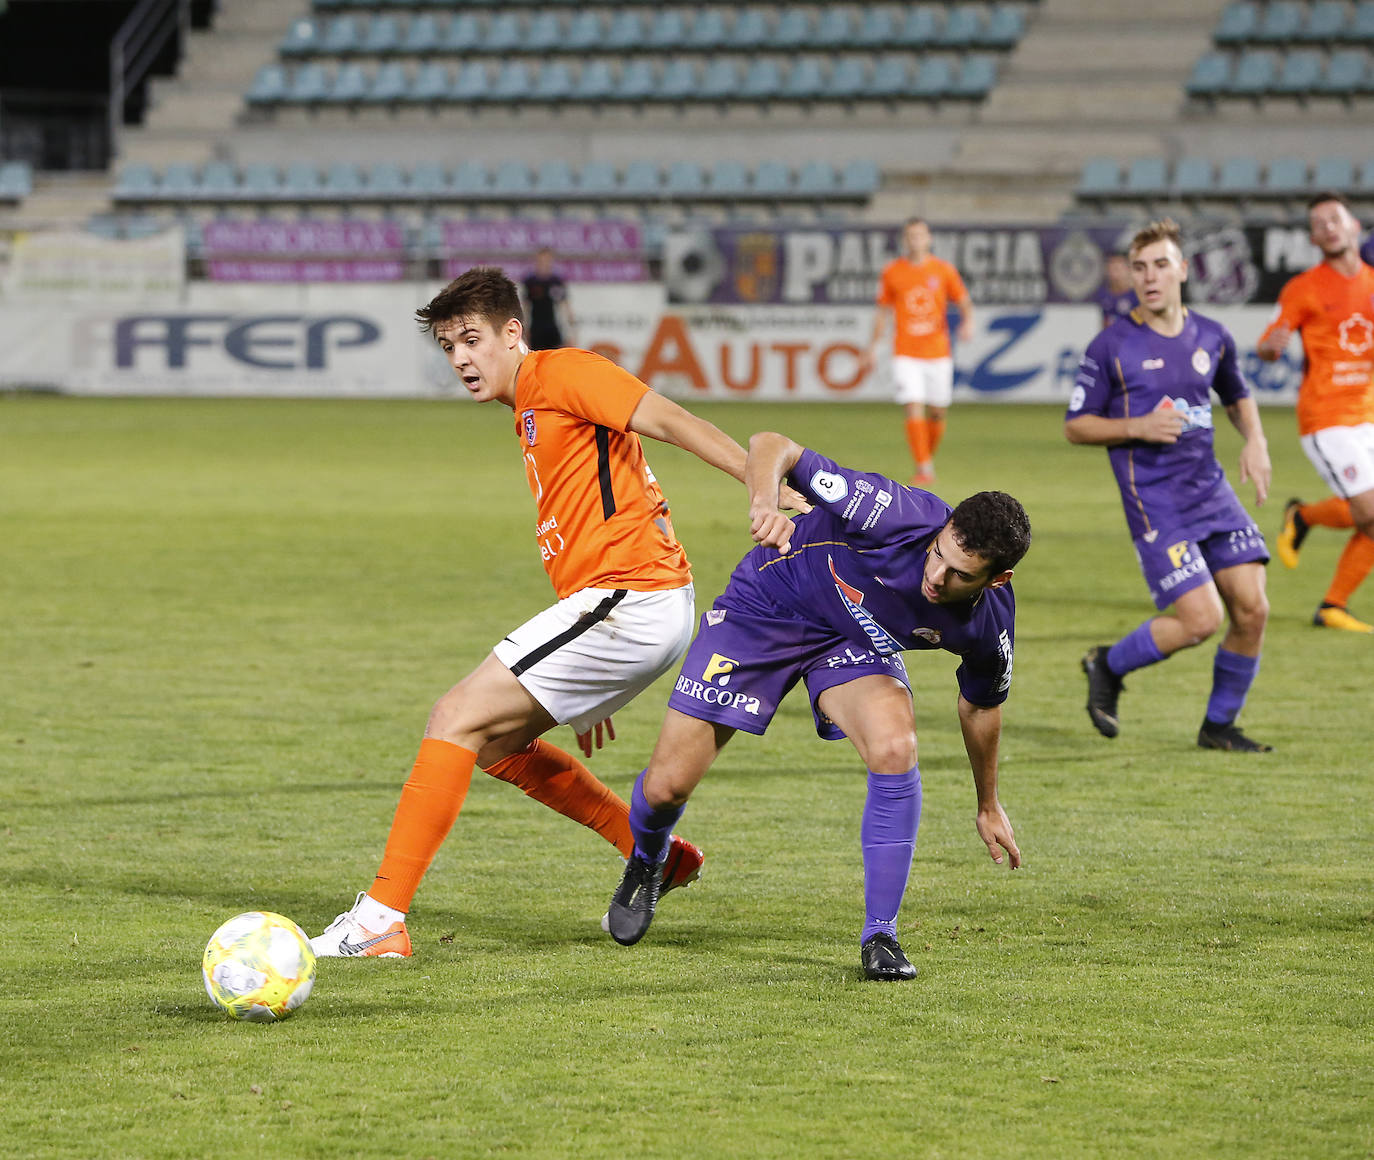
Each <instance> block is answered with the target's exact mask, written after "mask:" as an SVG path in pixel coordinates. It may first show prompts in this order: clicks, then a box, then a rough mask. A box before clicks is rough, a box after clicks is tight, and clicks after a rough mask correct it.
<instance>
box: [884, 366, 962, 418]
mask: <svg viewBox="0 0 1374 1160" xmlns="http://www.w3.org/2000/svg"><path fill="white" fill-rule="evenodd" d="M892 382H893V384H894V385H895V387H896V399H897V402H899V403H925V404H926V405H928V406H931V407H948V406H949V401H950V399H952V398H953V397H954V359H953V358H908V357H907V356H906V355H904V354H894V355H893V356H892Z"/></svg>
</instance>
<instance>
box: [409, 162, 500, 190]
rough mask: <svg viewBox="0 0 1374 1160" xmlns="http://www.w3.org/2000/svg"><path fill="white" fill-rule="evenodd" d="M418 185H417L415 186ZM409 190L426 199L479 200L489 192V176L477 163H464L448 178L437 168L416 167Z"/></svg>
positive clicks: (483, 166)
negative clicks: (453, 198)
mask: <svg viewBox="0 0 1374 1160" xmlns="http://www.w3.org/2000/svg"><path fill="white" fill-rule="evenodd" d="M417 183H418V184H417ZM410 188H411V189H412V190H414V191H415V192H416V193H417V194H423V195H424V196H427V197H443V196H445V195H447V194H452V195H453V196H454V197H459V198H481V197H485V196H486V195H487V194H488V193H489V192H490V191H491V175H490V174H489V173H488V172H487V167H486V166H485V165H483V164H481V162H478V161H464V162H463V163H462V164H461V165H459V166H458V167H457V168H456V169H455V170H454V171H453V176H452V179H450V178H449V176H448V174H446V173H445V172H444V171H443V169H442V168H441V167H439V166H424V167H423V170H422V169H421V167H419V166H417V167H416V168H415V169H414V170H412V171H411V174H410Z"/></svg>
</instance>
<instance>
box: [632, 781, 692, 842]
mask: <svg viewBox="0 0 1374 1160" xmlns="http://www.w3.org/2000/svg"><path fill="white" fill-rule="evenodd" d="M647 772H648V770H641V771H640V774H639V776H638V777H637V778H635V788H634V792H633V793H632V794H630V831H631V833H633V834H634V836H635V853H636V854H638V855H639V856H640V857H641V858H643V859H644V860H645V861H646V862H662V861H663V859H664V858H666V857H667V856H668V839H669V838H671V837H672V836H673V827H674V826H675V825H677V820H678V818H680V817H682V811H683V810H685V809H686V808H687V804H686V803H685V802H684V803H683V804H682V805H680V806H668V807H667V808H666V809H661V810H656V809H654V807H653V806H651V805H650V804H649V803H648V802H647V801H646V800H645V799H644V774H645V773H647Z"/></svg>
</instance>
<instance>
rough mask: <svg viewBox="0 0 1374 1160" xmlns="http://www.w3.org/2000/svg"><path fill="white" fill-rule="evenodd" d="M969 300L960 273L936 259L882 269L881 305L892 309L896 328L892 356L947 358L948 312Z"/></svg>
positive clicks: (898, 263)
mask: <svg viewBox="0 0 1374 1160" xmlns="http://www.w3.org/2000/svg"><path fill="white" fill-rule="evenodd" d="M967 298H968V291H967V290H965V289H964V280H963V279H962V278H960V277H959V271H958V270H956V269H955V268H954V267H953V266H951V265H950V264H949V263H948V262H946V261H945V260H944V259H943V258H937V257H935V256H934V255H931V256H929V257H926V258H924V259H923V260H922V261H920V262H912V261H910V260H908V259H906V258H898V259H896V261H893V262H889V263H888V264H887V265H886V267H884V269H883V276H882V279H881V281H880V282H879V283H878V305H879V306H890V307H892V311H893V318H894V320H895V324H896V334H895V336H894V341H893V346H892V353H893V354H899V355H905V356H906V357H907V358H947V357H948V356H949V349H950V348H949V322H948V320H947V318H946V316H945V315H946V308H947V307H948V305H949V303H951V302H963V301H964V300H965V299H967Z"/></svg>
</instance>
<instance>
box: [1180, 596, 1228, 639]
mask: <svg viewBox="0 0 1374 1160" xmlns="http://www.w3.org/2000/svg"><path fill="white" fill-rule="evenodd" d="M1221 619H1222V611H1221V608H1220V607H1219V606H1218V607H1215V608H1212V607H1208V608H1194V609H1189V610H1188V611H1187V612H1183V613H1181V614H1180V615H1179V621H1180V622H1181V623H1182V625H1183V631H1184V633H1185V635H1186V636H1187V638H1188V639H1187V641H1186V647H1189V648H1191V647H1192V646H1194V645H1199V644H1201V643H1202V642H1203V641H1204V640H1206V639H1207V638H1208V637H1210V636H1214V635H1215V634H1216V631H1217V629H1219V628H1220V627H1221Z"/></svg>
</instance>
